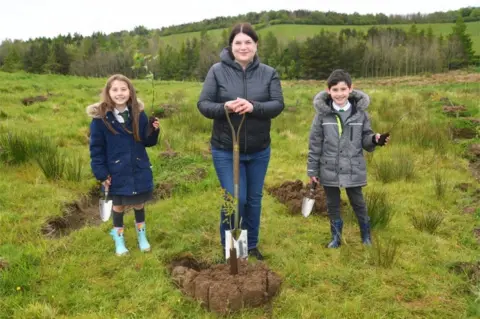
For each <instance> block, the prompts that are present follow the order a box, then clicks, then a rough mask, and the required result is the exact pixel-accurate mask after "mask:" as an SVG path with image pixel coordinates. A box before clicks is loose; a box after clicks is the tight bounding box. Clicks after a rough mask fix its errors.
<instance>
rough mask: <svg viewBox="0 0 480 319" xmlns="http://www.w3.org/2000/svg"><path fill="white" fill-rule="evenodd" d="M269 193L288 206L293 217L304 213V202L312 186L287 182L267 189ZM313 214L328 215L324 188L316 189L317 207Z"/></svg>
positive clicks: (298, 181) (297, 181) (314, 208)
mask: <svg viewBox="0 0 480 319" xmlns="http://www.w3.org/2000/svg"><path fill="white" fill-rule="evenodd" d="M267 191H268V192H269V193H270V195H272V196H274V197H275V198H277V199H278V200H279V201H280V202H281V203H283V204H284V205H286V206H287V208H288V210H289V212H290V213H291V214H292V215H297V214H298V215H300V214H301V213H302V201H303V198H304V197H305V194H308V192H309V191H310V185H309V184H305V185H304V184H303V182H302V181H301V180H298V179H297V180H296V181H286V182H284V183H283V184H281V185H280V186H275V187H267ZM312 214H317V215H324V216H326V215H327V198H326V196H325V192H324V191H323V188H322V187H317V188H316V189H315V205H314V206H313V209H312Z"/></svg>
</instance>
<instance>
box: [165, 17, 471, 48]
mask: <svg viewBox="0 0 480 319" xmlns="http://www.w3.org/2000/svg"><path fill="white" fill-rule="evenodd" d="M453 25H454V23H431V24H417V28H418V30H419V31H421V30H425V32H426V31H427V30H428V28H429V27H432V30H433V33H434V35H436V36H438V35H440V34H441V35H444V36H446V35H448V34H449V33H450V32H451V31H452V27H453ZM466 25H467V32H468V33H469V34H470V35H471V37H472V41H473V48H474V50H475V52H476V54H479V53H480V22H479V21H476V22H467V23H466ZM411 26H412V24H395V25H378V26H377V27H379V28H388V27H391V28H402V29H404V30H408V29H409V28H410V27H411ZM371 27H373V25H355V26H346V25H300V24H280V25H273V26H269V27H266V28H262V29H260V30H259V31H258V33H259V35H260V37H262V36H264V35H266V34H267V33H268V32H270V31H271V32H273V34H274V35H275V36H276V37H277V38H278V40H279V41H280V42H281V43H285V42H287V41H288V40H291V39H294V38H296V39H297V40H305V39H306V38H308V37H311V36H313V35H315V34H317V33H319V32H320V31H321V30H322V29H324V30H326V31H331V32H339V31H340V30H342V29H346V28H351V29H356V30H362V31H365V32H366V31H367V30H368V29H370V28H371ZM223 30H224V29H215V30H210V31H208V32H207V33H208V34H209V35H210V36H211V37H212V39H215V40H217V41H219V40H220V38H221V35H222V31H223ZM193 37H200V32H187V33H180V34H174V35H169V36H165V37H161V39H162V40H163V41H164V43H165V44H170V45H172V46H174V47H178V46H179V45H180V44H181V43H182V42H184V41H185V40H186V39H187V38H193Z"/></svg>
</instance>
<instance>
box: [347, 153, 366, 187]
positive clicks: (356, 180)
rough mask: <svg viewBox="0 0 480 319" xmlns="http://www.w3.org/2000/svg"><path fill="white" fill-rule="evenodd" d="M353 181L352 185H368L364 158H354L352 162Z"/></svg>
mask: <svg viewBox="0 0 480 319" xmlns="http://www.w3.org/2000/svg"><path fill="white" fill-rule="evenodd" d="M350 162H351V166H352V170H351V180H352V184H366V183H367V165H366V163H365V159H364V158H363V156H356V157H353V158H352V159H351V160H350Z"/></svg>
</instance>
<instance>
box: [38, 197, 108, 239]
mask: <svg viewBox="0 0 480 319" xmlns="http://www.w3.org/2000/svg"><path fill="white" fill-rule="evenodd" d="M98 194H99V189H98V188H95V189H93V190H92V191H91V192H90V193H88V194H87V195H85V196H83V197H82V198H80V199H79V200H75V201H73V202H69V203H65V204H64V205H63V209H62V211H63V215H62V216H58V217H55V218H51V219H49V220H47V222H46V223H45V224H44V225H43V227H42V233H43V234H44V235H45V236H47V237H61V236H65V235H68V234H70V233H71V232H72V231H74V230H77V229H80V228H82V227H85V226H86V225H99V224H101V223H102V221H101V219H100V214H99V212H98V200H99V199H100V196H99V195H98Z"/></svg>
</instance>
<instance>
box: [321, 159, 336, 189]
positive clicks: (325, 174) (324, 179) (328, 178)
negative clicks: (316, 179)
mask: <svg viewBox="0 0 480 319" xmlns="http://www.w3.org/2000/svg"><path fill="white" fill-rule="evenodd" d="M320 182H321V183H322V184H327V185H328V184H332V183H338V174H337V159H336V158H335V157H323V158H321V159H320Z"/></svg>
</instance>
